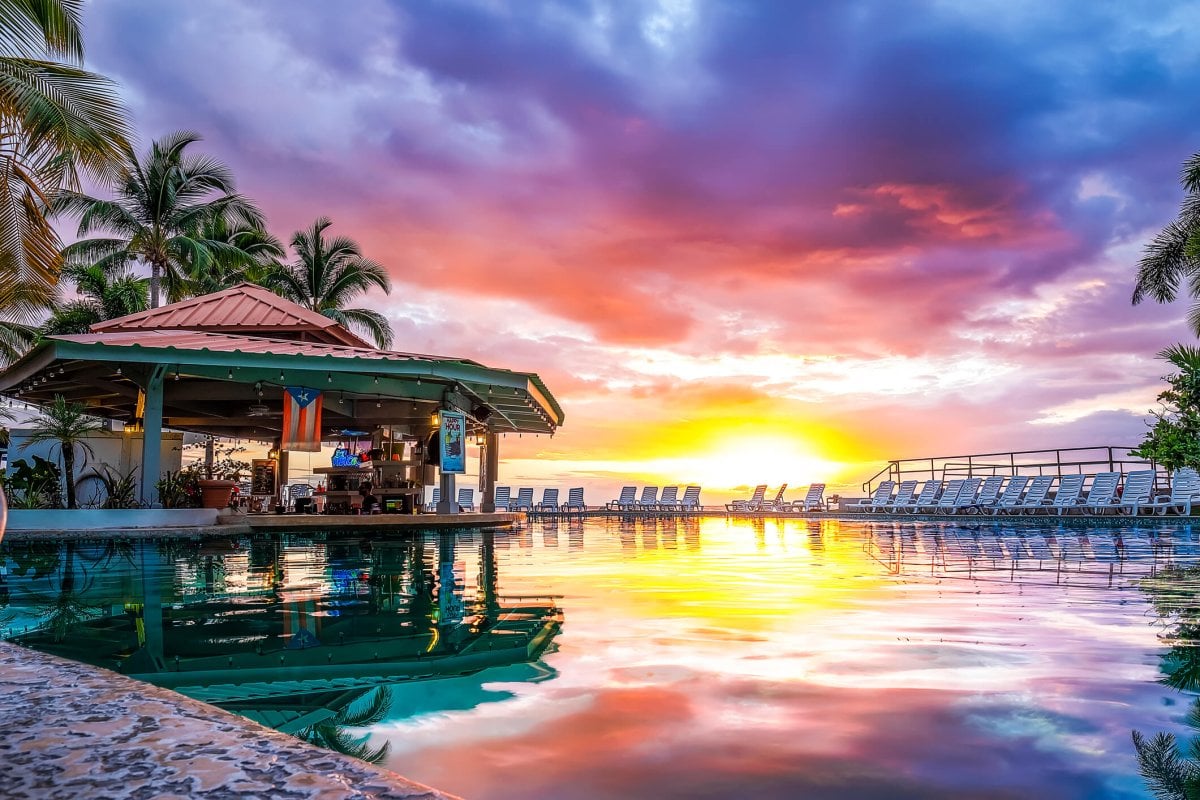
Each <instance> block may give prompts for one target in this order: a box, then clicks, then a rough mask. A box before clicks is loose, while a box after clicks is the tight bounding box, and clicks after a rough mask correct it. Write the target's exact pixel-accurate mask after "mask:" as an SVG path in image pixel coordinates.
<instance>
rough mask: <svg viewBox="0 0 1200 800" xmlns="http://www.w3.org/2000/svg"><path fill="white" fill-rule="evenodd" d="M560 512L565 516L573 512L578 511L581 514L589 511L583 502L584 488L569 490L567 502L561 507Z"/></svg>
mask: <svg viewBox="0 0 1200 800" xmlns="http://www.w3.org/2000/svg"><path fill="white" fill-rule="evenodd" d="M559 510H560V511H562V512H563V513H564V514H570V513H571V512H572V511H578V512H579V513H580V514H582V513H583V512H585V511H587V506H586V505H585V504H584V502H583V487H582V486H580V487H576V488H574V489H568V490H567V502H565V503H563V504H562V505H561V506H559Z"/></svg>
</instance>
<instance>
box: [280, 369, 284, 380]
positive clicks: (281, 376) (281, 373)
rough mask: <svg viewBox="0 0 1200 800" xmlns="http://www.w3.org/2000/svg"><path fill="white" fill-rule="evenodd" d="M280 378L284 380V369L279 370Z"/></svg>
mask: <svg viewBox="0 0 1200 800" xmlns="http://www.w3.org/2000/svg"><path fill="white" fill-rule="evenodd" d="M279 380H283V370H279Z"/></svg>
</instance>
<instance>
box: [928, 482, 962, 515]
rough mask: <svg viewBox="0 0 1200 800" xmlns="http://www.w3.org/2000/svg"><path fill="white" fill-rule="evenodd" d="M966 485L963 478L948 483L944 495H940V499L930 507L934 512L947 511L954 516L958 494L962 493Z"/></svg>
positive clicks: (943, 491)
mask: <svg viewBox="0 0 1200 800" xmlns="http://www.w3.org/2000/svg"><path fill="white" fill-rule="evenodd" d="M966 483H967V482H966V481H965V480H964V479H962V478H954V479H953V480H950V481H947V482H946V486H945V488H944V489H942V493H941V494H940V495H938V499H937V500H936V501H934V502H933V503H932V504H931V505H930V508H931V509H932V510H933V512H934V513H937V512H938V511H945V512H948V513H951V514H953V513H954V509H955V508H956V506H955V503H957V502H958V493H959V492H961V491H962V488H963V486H965V485H966Z"/></svg>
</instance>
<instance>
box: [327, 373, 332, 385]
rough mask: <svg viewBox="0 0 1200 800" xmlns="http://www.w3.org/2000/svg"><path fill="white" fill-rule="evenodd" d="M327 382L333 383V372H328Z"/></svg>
mask: <svg viewBox="0 0 1200 800" xmlns="http://www.w3.org/2000/svg"><path fill="white" fill-rule="evenodd" d="M325 380H326V381H328V382H329V383H333V373H332V372H326V373H325Z"/></svg>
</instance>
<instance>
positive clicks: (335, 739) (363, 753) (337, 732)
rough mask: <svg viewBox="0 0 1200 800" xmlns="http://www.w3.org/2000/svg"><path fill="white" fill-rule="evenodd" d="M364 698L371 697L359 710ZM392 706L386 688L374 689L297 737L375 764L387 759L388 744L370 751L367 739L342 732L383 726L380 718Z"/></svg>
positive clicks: (390, 697) (389, 747) (390, 694)
mask: <svg viewBox="0 0 1200 800" xmlns="http://www.w3.org/2000/svg"><path fill="white" fill-rule="evenodd" d="M367 694H370V699H369V701H368V702H367V703H366V705H365V706H360V705H359V704H360V703H361V701H362V699H363V697H364V696H366V695H367ZM391 704H392V693H391V690H389V689H388V687H386V686H377V687H375V688H374V689H370V690H368V692H364V693H363V694H361V695H359V696H358V697H356V698H355V699H354V700H352V701H351V702H350V703H348V704H347V705H346V706H344V707H343V708H341V709H340V710H339V711H338V712H337V714H336V715H335V716H333V717H330V718H329V719H326V720H324V721H322V722H318V723H317V724H316V725H313V726H311V727H308V728H305V729H304V730H303V731H301V732H300V733H299V734H297V735H298V736H299V738H301V739H303V740H304V741H306V742H309V743H311V744H315V745H320V746H321V747H325V748H328V749H330V750H333V751H335V752H338V753H341V754H343V755H347V756H352V757H354V758H357V759H360V760H362V761H366V762H368V763H370V764H378V763H380V762H382V761H383V760H384V759H385V758H387V754H388V751H389V750H391V743H390V742H384V743H383V745H382V746H381V747H378V748H372V747H371V746H370V745H369V744H367V737H366V736H354V735H352V734H350V733H348V732H347V731H346V730H345V728H365V727H367V726H368V725H374V724H376V723H378V722H382V721H383V718H384V717H386V716H387V712H388V708H389V707H390V706H391Z"/></svg>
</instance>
